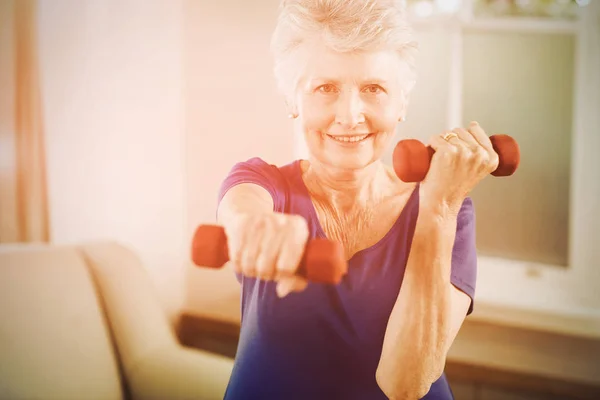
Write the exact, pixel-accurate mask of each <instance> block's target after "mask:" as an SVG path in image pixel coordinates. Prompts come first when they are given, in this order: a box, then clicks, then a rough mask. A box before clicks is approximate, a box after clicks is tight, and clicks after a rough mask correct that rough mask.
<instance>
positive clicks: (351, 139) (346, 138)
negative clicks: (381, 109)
mask: <svg viewBox="0 0 600 400" xmlns="http://www.w3.org/2000/svg"><path fill="white" fill-rule="evenodd" d="M372 135H373V134H372V133H367V134H363V135H343V136H332V135H329V134H327V136H328V137H329V138H330V139H333V140H335V141H336V142H340V143H359V142H362V141H364V140H366V139H367V138H369V137H371V136H372Z"/></svg>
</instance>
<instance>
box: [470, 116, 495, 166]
mask: <svg viewBox="0 0 600 400" xmlns="http://www.w3.org/2000/svg"><path fill="white" fill-rule="evenodd" d="M469 132H471V134H472V135H473V138H474V139H475V140H477V142H478V143H479V145H480V146H481V147H482V148H483V150H484V151H485V153H487V154H486V157H482V158H484V160H485V161H486V162H485V164H486V165H488V166H489V169H490V170H491V171H493V170H495V169H496V167H497V166H498V162H499V158H498V154H497V153H496V151H495V150H494V146H492V141H491V140H490V138H489V136H488V135H487V133H485V131H484V130H483V128H482V127H481V126H480V125H479V124H478V123H477V122H476V121H472V122H471V123H470V124H469Z"/></svg>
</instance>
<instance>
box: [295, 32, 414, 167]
mask: <svg viewBox="0 0 600 400" xmlns="http://www.w3.org/2000/svg"><path fill="white" fill-rule="evenodd" d="M298 52H299V53H298V56H299V57H298V58H299V59H300V60H302V61H303V63H302V66H301V68H302V69H301V71H300V80H299V83H298V89H297V92H296V107H297V112H298V114H299V123H300V124H301V126H302V131H303V132H304V135H305V138H306V142H307V146H308V149H309V151H310V153H311V157H312V158H313V159H314V161H317V162H319V163H321V164H323V165H324V166H328V167H332V168H335V169H340V170H348V171H350V170H356V169H362V168H365V167H366V166H368V165H369V164H371V163H373V162H375V161H377V160H379V159H380V158H381V157H382V155H383V153H384V152H385V150H386V148H387V147H388V145H389V144H390V141H391V140H392V138H393V137H394V133H395V129H396V125H397V123H398V120H399V119H400V118H401V117H403V116H404V115H405V109H406V105H407V101H406V92H407V87H409V84H408V83H409V81H410V80H411V75H410V71H409V68H408V66H407V64H406V63H404V62H402V61H401V60H400V58H399V56H398V55H397V54H396V53H394V52H391V51H381V52H371V53H355V54H348V53H343V54H342V53H337V52H334V51H332V50H330V49H328V48H327V47H326V46H325V45H323V44H320V43H312V44H309V43H305V44H304V45H303V47H302V48H301V49H299V50H298Z"/></svg>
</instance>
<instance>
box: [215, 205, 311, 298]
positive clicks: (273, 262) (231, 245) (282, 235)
mask: <svg viewBox="0 0 600 400" xmlns="http://www.w3.org/2000/svg"><path fill="white" fill-rule="evenodd" d="M224 228H225V234H226V235H227V245H228V249H229V260H230V261H229V263H230V264H232V266H233V268H234V270H235V271H236V272H238V273H241V274H243V275H245V276H248V277H255V278H258V279H262V280H266V281H272V280H274V281H277V294H278V296H279V297H284V296H286V295H287V294H289V293H290V292H301V291H303V290H304V289H305V288H306V286H307V284H308V281H307V280H306V279H304V278H302V277H300V276H298V275H296V272H297V270H298V267H299V265H300V261H301V260H302V257H303V255H304V249H305V246H306V242H307V240H308V225H307V222H306V220H305V219H304V218H303V217H301V216H298V215H289V214H283V213H276V212H269V213H258V214H256V213H254V214H238V215H236V216H235V218H230V219H229V221H228V223H227V224H225V225H224Z"/></svg>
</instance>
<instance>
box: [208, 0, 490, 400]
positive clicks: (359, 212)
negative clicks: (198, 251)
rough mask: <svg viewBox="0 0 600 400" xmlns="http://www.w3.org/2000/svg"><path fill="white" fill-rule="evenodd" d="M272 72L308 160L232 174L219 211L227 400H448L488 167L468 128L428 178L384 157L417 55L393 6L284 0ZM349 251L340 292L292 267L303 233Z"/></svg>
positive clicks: (452, 135)
mask: <svg viewBox="0 0 600 400" xmlns="http://www.w3.org/2000/svg"><path fill="white" fill-rule="evenodd" d="M280 12H281V13H280V16H279V19H278V24H277V27H276V30H275V32H274V35H273V42H272V48H273V52H274V56H275V61H276V67H275V73H276V78H277V80H278V82H279V86H280V88H281V89H282V92H283V94H284V96H285V100H286V104H287V106H288V108H289V112H290V117H291V118H294V119H295V123H296V124H298V127H300V128H301V130H302V132H303V133H304V136H305V139H306V142H307V147H308V149H309V152H310V156H309V157H308V159H307V160H296V161H293V162H291V163H289V164H287V165H284V166H281V167H277V166H274V165H271V164H269V163H268V162H267V161H265V160H262V159H260V158H252V159H250V160H248V161H245V162H240V163H238V164H236V165H235V166H234V167H233V169H232V170H231V172H230V174H229V175H228V176H227V178H226V179H225V181H224V182H223V184H222V187H221V190H220V193H219V206H218V211H217V218H218V222H219V223H220V224H221V225H223V226H224V227H225V232H226V234H227V237H228V242H229V257H230V259H231V263H232V264H233V266H234V268H235V272H236V276H237V278H238V280H239V281H240V283H241V285H242V325H241V334H240V341H239V346H238V351H237V357H236V360H235V366H234V369H233V373H232V376H231V380H230V383H229V386H228V389H227V393H226V396H225V398H226V399H261V400H267V399H276V400H290V399H307V400H316V399H344V400H349V399H360V400H375V399H385V398H391V399H419V398H425V399H452V398H453V395H452V391H451V389H450V387H449V385H448V382H447V380H446V378H445V375H444V365H445V359H446V355H447V352H448V349H449V348H450V346H451V344H452V341H453V340H454V338H455V336H456V334H457V333H458V331H459V329H460V327H461V324H462V322H463V320H464V318H465V317H466V316H467V315H468V314H469V313H470V312H471V311H472V309H473V298H474V290H475V280H476V263H477V261H476V248H475V221H474V209H473V204H472V202H471V200H470V198H469V197H467V196H468V193H469V192H470V191H471V190H472V189H473V187H474V186H475V185H476V184H477V183H478V182H479V181H480V180H481V179H483V178H484V177H485V176H486V175H488V174H489V173H490V172H492V171H493V170H494V169H495V168H496V166H497V165H498V156H497V155H496V153H495V152H494V150H493V148H492V145H491V142H490V140H489V139H488V136H487V135H486V133H485V132H484V130H483V129H482V128H481V127H480V126H479V125H478V124H477V123H475V122H472V123H471V124H469V125H468V126H467V127H465V128H455V129H453V130H452V131H448V132H440V133H439V134H437V135H434V136H433V137H432V139H431V141H430V145H431V146H432V147H433V148H434V149H435V151H436V152H435V155H434V156H433V159H432V163H431V167H430V170H429V172H428V175H427V177H426V179H425V180H424V181H422V182H419V183H406V182H403V181H401V180H399V179H398V178H397V177H396V175H395V174H394V171H393V168H392V167H390V166H388V165H385V164H384V163H383V162H382V161H381V158H382V155H383V154H384V151H385V149H386V148H387V147H388V146H390V145H391V142H392V139H393V138H394V132H395V130H396V126H397V124H398V121H402V120H403V119H404V117H405V115H406V111H407V104H408V98H409V93H410V91H411V89H412V87H413V84H414V81H415V73H414V66H413V62H414V61H413V60H414V53H415V49H416V45H415V43H414V41H413V39H412V37H411V32H410V29H409V27H408V26H407V22H406V20H405V14H404V10H403V7H402V4H401V2H398V1H391V0H388V1H385V0H291V1H283V3H282V7H281V11H280ZM316 237H326V238H328V239H330V240H334V241H338V242H340V243H341V244H342V245H343V248H344V249H345V254H346V258H347V260H348V273H347V274H346V275H345V276H344V277H343V279H342V281H341V283H339V284H338V285H331V284H321V283H311V282H307V281H305V280H304V279H303V278H301V277H299V276H296V275H295V274H294V273H295V271H296V270H297V268H298V265H299V263H300V261H301V258H302V255H303V251H304V247H305V244H306V242H307V240H309V239H310V238H316Z"/></svg>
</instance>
